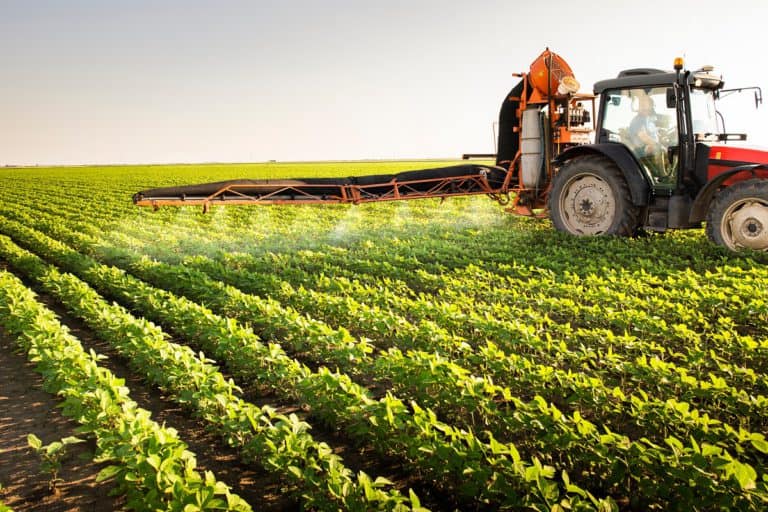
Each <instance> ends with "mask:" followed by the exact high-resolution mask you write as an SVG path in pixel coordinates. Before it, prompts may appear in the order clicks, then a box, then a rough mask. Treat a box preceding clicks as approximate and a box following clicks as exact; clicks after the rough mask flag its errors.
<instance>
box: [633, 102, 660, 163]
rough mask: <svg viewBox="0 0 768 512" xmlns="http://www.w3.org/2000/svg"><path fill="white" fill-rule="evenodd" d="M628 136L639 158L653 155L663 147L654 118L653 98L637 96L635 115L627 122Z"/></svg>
mask: <svg viewBox="0 0 768 512" xmlns="http://www.w3.org/2000/svg"><path fill="white" fill-rule="evenodd" d="M629 136H630V139H631V141H632V146H633V147H634V148H635V154H636V155H637V156H638V157H639V158H643V157H649V156H653V155H655V154H657V153H659V152H660V151H661V150H662V149H663V148H662V146H661V143H660V142H659V130H658V128H657V127H656V121H655V119H654V112H653V98H651V97H650V96H648V95H642V96H640V97H639V98H638V105H637V115H636V116H635V118H634V119H632V122H630V123H629Z"/></svg>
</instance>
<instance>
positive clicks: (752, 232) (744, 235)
mask: <svg viewBox="0 0 768 512" xmlns="http://www.w3.org/2000/svg"><path fill="white" fill-rule="evenodd" d="M720 232H721V234H722V237H723V241H724V242H725V244H726V245H727V246H728V248H730V249H732V250H738V249H754V250H756V251H766V250H768V203H767V202H766V201H764V200H762V199H758V198H756V197H751V198H746V199H742V200H740V201H736V202H735V203H733V204H732V205H731V206H730V207H729V208H728V209H727V210H726V211H725V215H723V221H722V223H721V225H720Z"/></svg>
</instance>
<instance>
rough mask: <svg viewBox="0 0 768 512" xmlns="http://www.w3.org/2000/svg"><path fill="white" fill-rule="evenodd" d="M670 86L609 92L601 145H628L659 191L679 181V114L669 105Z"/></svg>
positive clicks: (605, 106) (604, 109)
mask: <svg viewBox="0 0 768 512" xmlns="http://www.w3.org/2000/svg"><path fill="white" fill-rule="evenodd" d="M667 90H668V87H641V88H632V89H614V90H609V91H606V92H605V95H606V99H605V103H604V107H603V119H602V127H601V130H600V138H601V139H602V140H601V142H618V143H621V144H624V145H625V146H626V147H627V148H628V149H629V150H630V151H631V152H632V154H633V155H634V156H635V158H636V159H637V161H638V162H639V163H640V166H641V167H642V168H643V170H644V172H645V174H646V176H647V178H648V180H649V181H650V183H652V184H653V187H654V188H656V189H663V188H670V189H671V188H674V187H675V185H676V182H677V173H678V165H677V154H678V151H677V146H678V144H679V142H678V141H679V137H678V126H677V113H676V110H675V107H674V106H672V107H669V106H668V102H667Z"/></svg>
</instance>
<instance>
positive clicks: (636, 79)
mask: <svg viewBox="0 0 768 512" xmlns="http://www.w3.org/2000/svg"><path fill="white" fill-rule="evenodd" d="M676 80H677V73H675V72H674V71H664V70H661V69H652V68H635V69H627V70H624V71H622V72H620V73H619V75H618V76H617V77H616V78H609V79H607V80H600V81H599V82H597V83H596V84H595V88H594V91H595V94H602V92H603V91H605V90H607V89H628V88H632V87H643V86H646V85H648V86H651V85H667V84H669V85H671V84H673V83H675V81H676Z"/></svg>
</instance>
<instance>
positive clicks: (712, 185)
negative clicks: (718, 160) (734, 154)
mask: <svg viewBox="0 0 768 512" xmlns="http://www.w3.org/2000/svg"><path fill="white" fill-rule="evenodd" d="M757 170H762V171H768V165H766V164H749V165H740V166H739V167H734V168H733V169H731V170H729V171H726V172H724V173H722V174H718V175H717V176H716V177H714V178H712V179H711V180H710V181H709V182H708V183H707V184H706V185H704V187H703V188H702V189H701V190H699V193H698V194H696V199H694V200H693V205H692V206H691V213H690V215H689V216H688V220H689V221H691V222H701V221H703V220H704V219H705V218H706V216H707V210H708V209H709V203H711V202H712V198H713V197H715V194H716V193H717V191H718V190H720V187H721V186H722V184H723V183H724V182H725V181H726V180H727V179H728V178H730V177H732V176H734V175H736V174H739V173H741V172H751V173H752V175H753V176H755V177H758V176H757V175H756V174H755V171H757Z"/></svg>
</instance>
